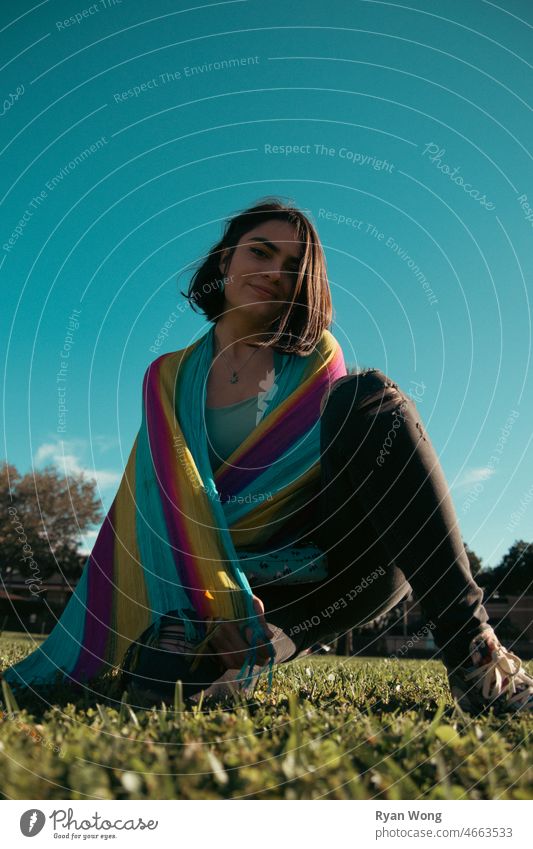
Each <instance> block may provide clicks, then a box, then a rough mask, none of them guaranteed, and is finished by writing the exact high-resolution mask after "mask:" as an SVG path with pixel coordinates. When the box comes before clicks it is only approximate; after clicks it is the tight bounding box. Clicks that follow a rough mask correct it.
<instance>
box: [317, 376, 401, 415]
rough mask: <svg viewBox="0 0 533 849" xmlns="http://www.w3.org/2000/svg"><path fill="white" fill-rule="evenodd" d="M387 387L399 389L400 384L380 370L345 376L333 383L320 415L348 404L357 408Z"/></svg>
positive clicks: (324, 398) (323, 399) (324, 397)
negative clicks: (366, 399)
mask: <svg viewBox="0 0 533 849" xmlns="http://www.w3.org/2000/svg"><path fill="white" fill-rule="evenodd" d="M387 387H393V388H394V389H398V384H397V383H394V381H392V380H391V379H390V378H389V377H387V375H386V374H384V373H383V372H382V371H380V369H378V368H365V369H362V370H361V371H358V372H355V373H354V374H347V375H343V376H342V377H339V378H337V380H335V381H333V383H332V384H331V386H330V388H329V392H327V393H325V394H324V396H323V397H322V401H321V404H320V413H321V415H322V414H323V413H324V412H325V411H326V409H327V410H330V411H331V410H334V409H335V410H337V408H338V405H341V407H342V409H345V405H346V404H348V405H349V406H350V407H352V406H353V407H356V406H357V405H358V404H360V403H361V402H362V401H363V400H364V399H365V398H367V397H369V396H370V395H373V394H374V393H375V392H378V391H379V390H380V389H386V388H387Z"/></svg>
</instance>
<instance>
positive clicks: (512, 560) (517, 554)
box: [478, 539, 533, 595]
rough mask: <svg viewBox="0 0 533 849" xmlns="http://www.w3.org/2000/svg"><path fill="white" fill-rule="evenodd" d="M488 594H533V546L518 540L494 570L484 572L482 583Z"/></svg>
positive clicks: (481, 578)
mask: <svg viewBox="0 0 533 849" xmlns="http://www.w3.org/2000/svg"><path fill="white" fill-rule="evenodd" d="M478 583H481V584H482V586H484V587H485V589H486V590H487V592H494V591H495V590H497V591H498V593H500V594H501V595H505V594H510V595H521V594H522V593H527V592H529V593H533V545H532V544H531V543H530V542H526V541H525V540H523V539H517V540H515V542H514V543H513V545H512V546H511V547H510V549H509V551H508V552H507V554H504V556H503V557H502V559H501V561H500V563H499V564H498V565H497V566H495V567H494V568H493V569H487V570H484V571H483V573H482V576H481V577H480V581H478Z"/></svg>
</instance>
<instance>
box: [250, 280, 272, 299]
mask: <svg viewBox="0 0 533 849" xmlns="http://www.w3.org/2000/svg"><path fill="white" fill-rule="evenodd" d="M250 286H251V287H252V289H254V290H255V291H256V292H259V294H261V295H268V297H269V298H271V299H273V298H274V297H275V293H274V292H273V291H272V290H271V289H268V288H267V287H266V286H265V287H263V286H260V285H259V284H258V283H250Z"/></svg>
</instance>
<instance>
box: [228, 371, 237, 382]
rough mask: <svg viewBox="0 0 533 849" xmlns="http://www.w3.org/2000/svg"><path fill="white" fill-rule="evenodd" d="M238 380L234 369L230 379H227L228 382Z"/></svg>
mask: <svg viewBox="0 0 533 849" xmlns="http://www.w3.org/2000/svg"><path fill="white" fill-rule="evenodd" d="M238 380H239V377H238V375H237V372H236V371H234V372H233V374H232V375H231V377H230V381H229V382H230V383H237V381H238Z"/></svg>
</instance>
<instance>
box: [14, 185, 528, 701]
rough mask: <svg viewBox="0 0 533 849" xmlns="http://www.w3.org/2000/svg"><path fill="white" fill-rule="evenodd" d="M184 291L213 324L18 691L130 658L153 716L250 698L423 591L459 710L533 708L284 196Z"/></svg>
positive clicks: (394, 397) (167, 373)
mask: <svg viewBox="0 0 533 849" xmlns="http://www.w3.org/2000/svg"><path fill="white" fill-rule="evenodd" d="M187 297H188V299H189V301H190V303H191V304H194V306H195V307H197V308H198V309H199V310H200V311H201V312H203V313H204V314H205V316H206V317H207V319H208V320H209V321H210V322H212V327H211V328H210V330H209V331H208V332H207V333H206V334H205V335H204V336H202V337H201V338H200V339H199V340H198V341H196V342H194V343H193V344H191V345H189V346H187V348H185V349H182V350H179V351H176V352H173V353H171V354H166V355H162V356H161V357H159V358H158V359H157V360H156V361H155V362H154V363H152V364H151V365H150V366H149V368H148V370H147V372H146V374H145V379H144V382H143V420H142V425H141V429H140V431H139V434H138V437H137V439H136V441H135V444H134V447H133V449H132V452H131V454H130V458H129V460H128V464H127V466H126V470H125V473H124V477H123V479H122V482H121V484H120V487H119V490H118V493H117V496H116V498H115V501H114V502H113V505H112V508H111V510H110V511H109V513H108V516H107V517H106V520H105V522H104V524H103V526H102V529H101V531H100V533H99V535H98V538H97V541H96V544H95V547H94V549H93V552H92V554H91V557H90V558H89V560H88V563H87V565H86V568H85V569H84V572H83V574H82V578H81V579H80V582H79V584H78V586H77V588H76V592H75V594H74V597H73V598H72V599H71V601H70V602H69V605H68V606H67V608H66V610H65V612H64V614H63V616H62V617H61V620H60V621H59V623H58V625H57V626H56V628H55V629H54V631H53V632H52V634H51V635H50V636H49V637H48V639H47V640H46V641H45V643H44V644H43V646H42V647H41V648H40V649H38V650H36V651H35V652H33V654H32V655H30V656H29V657H28V658H26V659H25V660H24V661H22V662H21V663H19V664H17V665H16V666H14V667H11V669H9V670H7V672H6V673H5V674H4V676H5V677H6V679H7V680H8V681H9V682H10V683H11V684H12V685H14V686H16V685H17V684H19V685H23V686H32V685H33V684H36V685H37V684H38V683H46V682H50V683H51V682H52V680H53V679H54V675H55V673H56V672H57V670H59V671H60V672H62V673H63V676H64V677H65V678H68V679H69V681H70V682H73V683H74V684H75V685H76V684H81V683H85V682H92V688H93V691H94V687H95V683H94V682H95V681H96V680H97V679H96V678H95V676H96V675H97V674H98V673H99V672H101V671H102V669H104V668H105V667H106V666H108V667H116V666H117V664H118V665H120V667H121V669H122V674H123V681H124V684H125V685H131V686H132V692H133V693H134V694H135V695H136V696H140V697H142V698H144V699H148V701H153V700H159V699H165V700H166V701H167V702H168V701H169V700H171V699H172V697H173V694H174V689H175V682H176V680H177V679H180V680H181V681H182V683H183V692H184V695H185V696H186V697H187V698H190V699H192V700H196V699H197V698H198V697H199V695H200V693H201V691H202V690H204V691H206V692H207V693H216V692H217V691H221V690H222V691H224V690H225V688H227V686H235V685H236V684H237V685H238V684H239V683H242V682H243V677H244V684H246V683H248V682H250V681H251V680H253V678H254V677H255V675H256V674H257V673H259V672H260V671H262V670H263V669H265V664H266V663H267V662H269V663H270V667H269V669H270V673H271V670H272V664H273V663H282V662H285V661H288V660H290V659H292V658H294V657H296V656H297V655H298V654H299V653H300V652H302V651H303V650H304V649H306V648H308V647H310V646H312V645H313V644H315V643H317V642H319V641H325V640H327V639H330V638H333V637H334V636H335V635H338V634H341V633H343V632H344V631H346V630H347V629H349V628H352V627H357V626H359V625H361V624H364V623H366V622H371V621H372V620H373V619H375V618H376V617H378V616H380V615H381V614H383V613H385V612H386V611H388V610H390V609H391V608H392V607H394V606H395V605H397V604H398V602H400V601H401V600H402V599H403V598H405V597H406V596H407V595H408V594H409V593H410V592H411V590H413V591H414V592H415V594H416V595H417V597H418V600H419V602H420V605H421V608H422V611H423V614H424V617H425V619H426V621H427V623H428V625H429V626H430V627H431V628H432V631H433V635H434V639H435V642H436V645H437V646H438V648H439V651H440V656H441V658H442V660H443V662H444V663H445V665H446V668H447V670H448V676H449V681H450V686H451V690H452V693H453V695H454V696H455V697H456V698H457V699H458V701H459V703H460V704H461V706H462V707H463V708H464V709H466V710H469V711H471V712H474V713H477V712H479V711H482V710H484V709H485V708H486V707H487V706H489V705H492V706H493V707H494V708H495V710H496V711H498V712H502V713H504V712H507V711H517V710H521V709H524V708H525V709H527V710H531V707H532V704H533V679H531V678H530V677H529V676H528V675H527V674H526V672H525V670H524V669H523V667H522V665H521V662H520V660H519V658H517V657H516V655H514V654H512V653H511V652H509V651H507V650H506V649H504V648H503V647H502V646H501V645H500V643H499V641H498V639H497V637H496V635H495V633H494V631H493V630H492V628H491V627H490V626H489V625H488V617H487V613H486V611H485V609H484V607H483V605H482V596H483V593H482V590H481V589H480V587H478V586H477V584H476V583H475V581H474V579H473V577H472V574H471V571H470V567H469V562H468V558H467V556H466V552H465V547H464V545H463V543H462V539H461V534H460V532H459V530H458V527H457V519H456V515H455V512H454V508H453V505H452V502H451V498H450V494H449V492H448V489H447V486H446V482H445V479H444V475H443V472H442V469H441V467H440V465H439V461H438V458H437V456H436V454H435V451H434V449H433V447H432V445H431V442H430V440H429V437H428V435H427V434H426V433H425V430H424V428H423V426H422V424H421V422H420V417H419V415H418V412H417V409H416V407H415V404H414V403H413V401H412V400H411V399H410V398H408V397H407V396H406V395H405V394H404V393H403V392H402V391H401V389H400V388H399V387H398V385H397V384H396V383H394V382H393V381H391V380H390V379H389V378H388V377H386V376H385V375H384V374H383V373H382V372H380V371H379V370H378V369H365V370H363V371H361V372H359V373H357V374H351V375H349V374H347V372H346V367H345V364H344V358H343V355H342V350H341V349H340V346H339V344H338V342H337V341H336V339H335V338H334V337H333V336H332V334H331V333H330V332H329V330H328V327H329V325H330V324H331V320H332V304H331V295H330V291H329V285H328V280H327V275H326V265H325V259H324V255H323V252H322V248H321V245H320V240H319V237H318V235H317V233H316V230H315V229H314V227H313V225H312V224H311V222H310V221H309V219H308V218H307V217H306V216H305V215H304V214H303V213H302V212H301V211H299V210H297V209H295V208H293V207H291V206H288V205H285V204H283V203H281V202H280V201H279V200H277V199H266V200H265V201H264V202H262V203H258V204H256V205H255V206H253V207H251V208H249V209H247V210H245V211H244V212H243V213H241V214H239V215H237V216H235V217H234V218H232V219H231V220H230V221H229V222H228V224H227V226H226V228H225V232H224V235H223V237H222V239H221V240H220V241H219V242H218V243H217V244H216V245H215V246H214V247H213V248H212V250H211V251H210V252H209V254H208V256H207V258H206V259H205V261H204V262H203V263H202V265H201V267H200V268H199V269H198V271H197V272H196V274H195V275H194V277H193V279H192V281H191V284H190V287H189V292H188V294H187Z"/></svg>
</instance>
